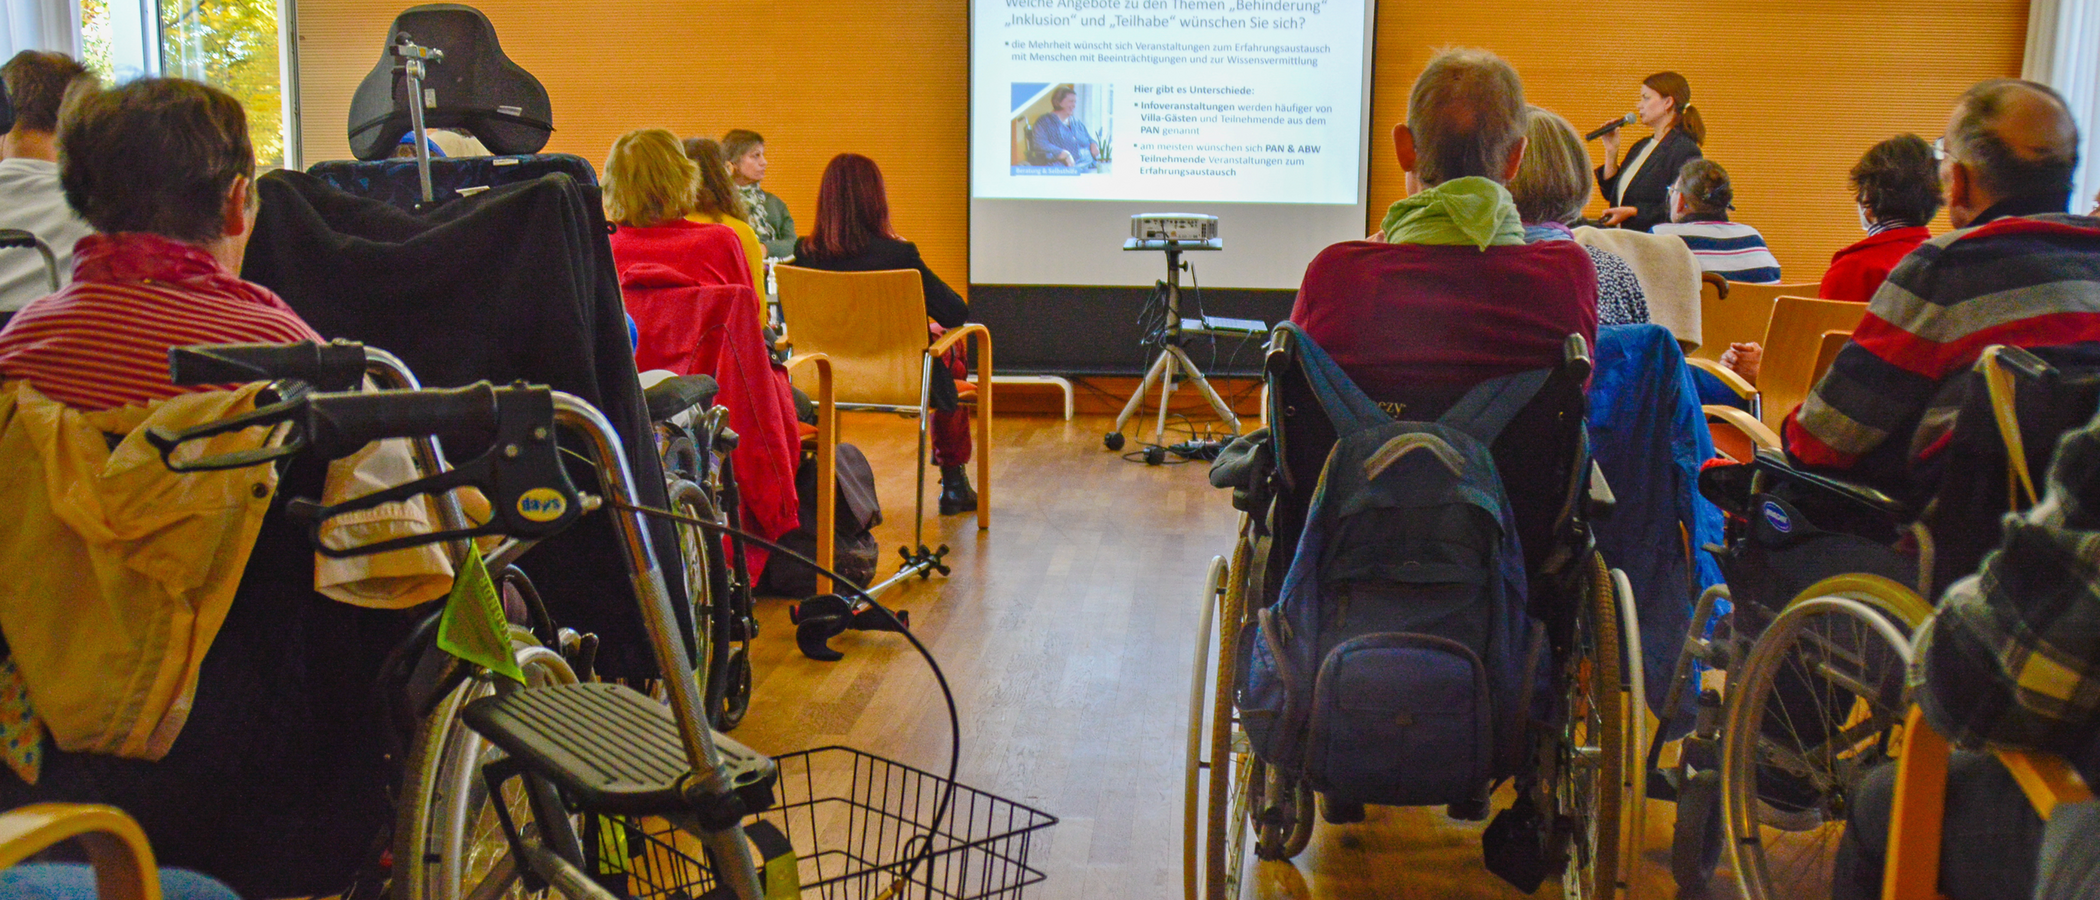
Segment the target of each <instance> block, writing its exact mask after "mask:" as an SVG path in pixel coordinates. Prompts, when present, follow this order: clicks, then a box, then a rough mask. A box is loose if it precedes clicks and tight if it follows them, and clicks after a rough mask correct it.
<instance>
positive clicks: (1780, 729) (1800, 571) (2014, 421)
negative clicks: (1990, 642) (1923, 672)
mask: <svg viewBox="0 0 2100 900" xmlns="http://www.w3.org/2000/svg"><path fill="white" fill-rule="evenodd" d="M2045 356H2048V357H2052V358H2056V359H2058V361H2059V362H2061V363H2063V366H2062V367H2059V366H2058V365H2054V364H2052V363H2051V362H2050V361H2048V359H2045V358H2044V357H2045ZM1941 398H1942V400H1946V401H1951V403H1950V404H1949V405H1953V406H1956V407H1958V409H1959V412H1957V413H1956V415H1955V418H1954V424H1953V427H1952V430H1951V431H1950V432H1949V435H1948V437H1947V438H1946V444H1945V447H1944V449H1942V450H1941V452H1940V453H1939V454H1937V456H1936V458H1935V459H1936V462H1935V463H1934V464H1932V466H1931V467H1930V468H1926V469H1918V470H1914V471H1913V473H1912V475H1911V477H1910V479H1909V483H1910V484H1912V485H1917V487H1914V488H1910V489H1907V490H1905V489H1898V491H1897V492H1898V493H1901V494H1903V495H1904V496H1900V497H1899V496H1892V495H1891V494H1890V493H1888V492H1884V491H1882V490H1878V489H1875V488H1871V487H1867V486H1863V485H1860V484H1856V483H1850V482H1847V481H1841V480H1839V479H1836V478H1831V477H1829V476H1827V475H1823V474H1819V473H1816V472H1813V471H1806V470H1803V469H1799V468H1796V467H1795V466H1793V465H1791V464H1790V463H1789V462H1788V460H1787V458H1786V456H1785V455H1784V454H1783V453H1782V452H1780V451H1779V450H1778V449H1777V448H1774V447H1764V448H1761V449H1759V450H1758V452H1757V454H1756V456H1755V458H1754V459H1753V460H1752V461H1751V462H1750V463H1749V464H1747V465H1740V466H1725V467H1716V468H1712V469H1709V470H1708V471H1707V472H1706V473H1705V475H1704V476H1702V479H1701V489H1702V491H1703V492H1704V493H1705V494H1706V496H1707V497H1708V498H1709V499H1711V500H1713V501H1714V502H1715V503H1716V505H1719V506H1720V507H1721V508H1722V509H1723V511H1724V512H1725V513H1726V514H1727V519H1728V524H1727V527H1726V533H1725V541H1724V544H1725V546H1722V547H1716V548H1709V549H1712V550H1714V551H1715V555H1716V557H1717V558H1718V559H1719V560H1720V562H1721V566H1722V570H1723V572H1724V574H1725V575H1726V584H1725V585H1720V586H1716V587H1714V588H1711V589H1709V590H1708V591H1706V592H1705V593H1704V594H1703V595H1702V596H1701V597H1700V598H1699V601H1698V604H1697V606H1696V608H1695V610H1694V613H1693V616H1692V626H1691V631H1690V633H1689V634H1687V635H1686V637H1685V640H1684V643H1683V645H1682V649H1681V651H1680V653H1679V655H1678V658H1677V660H1676V663H1675V666H1674V667H1673V670H1672V677H1671V679H1670V682H1669V684H1670V688H1669V691H1668V694H1667V696H1666V697H1665V698H1664V700H1663V702H1662V704H1661V706H1660V709H1661V710H1663V719H1662V721H1661V722H1660V723H1659V724H1658V728H1657V733H1656V740H1655V742H1654V745H1653V747H1652V749H1651V751H1650V756H1649V760H1648V764H1649V767H1650V768H1651V769H1652V770H1653V774H1651V776H1650V783H1649V791H1648V792H1649V794H1650V795H1652V796H1656V797H1660V798H1665V799H1674V800H1675V801H1676V803H1677V820H1676V826H1675V831H1674V834H1673V841H1672V846H1671V861H1670V862H1671V872H1672V875H1673V876H1674V877H1675V879H1676V882H1677V885H1678V889H1679V892H1680V894H1681V895H1686V896H1699V895H1703V894H1704V893H1705V892H1706V890H1707V886H1708V884H1709V882H1710V879H1711V877H1712V872H1713V869H1714V867H1715V866H1716V865H1717V864H1718V862H1719V857H1720V854H1721V852H1722V850H1723V849H1725V850H1726V852H1727V854H1728V859H1729V863H1730V866H1731V867H1732V869H1733V870H1734V876H1735V880H1736V881H1737V882H1738V883H1739V885H1740V887H1741V890H1742V893H1743V895H1744V896H1745V897H1749V898H1752V900H1776V898H1795V897H1814V896H1821V895H1822V894H1823V893H1824V892H1825V891H1826V890H1827V888H1828V885H1829V883H1830V877H1831V870H1832V865H1833V864H1834V855H1835V851H1836V846H1837V840H1838V838H1839V837H1840V836H1841V834H1842V831H1843V828H1844V822H1845V816H1846V813H1847V810H1848V809H1849V803H1850V796H1851V793H1852V791H1853V790H1854V788H1855V787H1856V786H1857V784H1858V783H1859V779H1860V778H1861V777H1863V775H1864V773H1865V772H1866V771H1867V770H1868V769H1870V768H1872V767H1874V766H1877V765H1881V764H1883V763H1886V762H1889V761H1890V760H1893V759H1895V758H1896V756H1897V755H1898V754H1899V753H1900V752H1901V751H1902V748H1903V745H1904V737H1905V733H1906V730H1905V727H1904V712H1905V707H1906V703H1907V699H1906V694H1905V673H1906V670H1907V669H1908V666H1909V661H1910V655H1911V653H1910V651H1911V648H1910V643H1911V635H1912V633H1913V632H1914V631H1915V629H1916V628H1917V627H1918V626H1919V625H1920V624H1921V623H1922V622H1923V621H1924V620H1925V618H1926V617H1927V616H1928V615H1930V613H1931V611H1932V605H1931V603H1930V602H1929V600H1928V598H1931V597H1934V596H1935V595H1936V594H1935V592H1936V589H1937V588H1939V587H1943V586H1944V585H1946V584H1948V583H1950V582H1951V581H1952V580H1954V579H1955V578H1958V577H1959V576H1961V575H1962V574H1966V573H1968V572H1972V571H1974V570H1975V568H1976V566H1977V564H1978V563H1980V562H1981V560H1982V557H1983V554H1984V552H1985V551H1986V550H1987V549H1988V548H1989V547H1991V546H1995V545H1996V543H1997V539H1998V533H1999V529H1998V518H1999V517H2000V516H2002V515H2003V514H2004V513H2006V512H2009V511H2013V510H2017V509H2020V508H2023V507H2024V506H2026V505H2029V504H2031V503H2033V502H2034V500H2035V499H2036V496H2035V494H2034V488H2033V485H2034V483H2035V482H2034V478H2033V476H2032V474H2031V473H2033V472H2039V471H2042V470H2043V469H2044V468H2045V467H2046V466H2047V464H2048V459H2049V454H2050V453H2051V452H2053V450H2054V447H2055V443H2056V438H2057V437H2058V436H2060V435H2061V434H2062V433H2063V432H2064V431H2065V430H2068V429H2069V428H2073V427H2077V426H2078V425H2080V424H2083V423H2084V422H2085V421H2086V420H2087V419H2088V418H2089V417H2090V414H2091V412H2092V409H2093V408H2094V406H2095V404H2096V402H2100V377H2096V376H2095V375H2093V374H2092V373H2091V370H2090V368H2089V367H2088V366H2087V365H2086V361H2085V360H2082V359H2079V358H2077V357H2075V356H2063V357H2057V356H2056V354H2055V353H2053V352H2052V351H2048V350H2043V351H2037V352H2029V351H2026V350H2021V349H2018V348H2010V347H1992V348H1990V349H1988V350H1986V351H1985V352H1984V354H1983V355H1982V357H1981V358H1980V359H1979V360H1978V362H1977V363H1976V366H1975V367H1974V370H1973V371H1972V372H1971V373H1968V374H1967V375H1964V376H1962V377H1960V378H1955V379H1950V381H1949V383H1948V384H1947V385H1946V386H1945V387H1943V391H1942V394H1941ZM1936 405H1940V404H1938V403H1936ZM1895 449H1896V450H1898V451H1900V450H1902V449H1905V448H1895ZM1709 627H1710V633H1709ZM1688 697H1694V698H1697V699H1696V702H1695V710H1696V712H1695V713H1694V721H1693V723H1692V727H1691V729H1690V732H1689V734H1688V735H1686V736H1685V737H1684V739H1683V741H1682V743H1681V745H1680V748H1679V754H1678V757H1679V758H1678V760H1677V762H1676V763H1674V764H1673V765H1669V766H1663V765H1661V756H1662V746H1663V744H1664V741H1665V739H1666V738H1668V737H1670V736H1672V735H1673V734H1675V732H1676V731H1677V730H1678V729H1679V728H1680V727H1681V726H1682V725H1683V722H1682V721H1681V718H1680V717H1681V716H1682V710H1683V703H1682V701H1684V700H1685V699H1686V698H1688ZM1673 720H1675V721H1673ZM1673 726H1675V727H1673Z"/></svg>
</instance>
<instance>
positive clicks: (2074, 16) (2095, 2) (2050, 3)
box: [10, 0, 2100, 213]
mask: <svg viewBox="0 0 2100 900" xmlns="http://www.w3.org/2000/svg"><path fill="white" fill-rule="evenodd" d="M10 2H12V0H10ZM2021 77H2023V78H2026V79H2027V80H2029V81H2039V82H2041V83H2043V84H2046V85H2048V86H2050V87H2053V88H2055V89H2056V90H2057V92H2058V93H2061V94H2063V95H2064V100H2065V101H2067V102H2069V103H2070V105H2071V113H2072V114H2073V115H2074V116H2076V117H2077V119H2078V140H2079V148H2078V171H2077V173H2076V175H2075V176H2074V179H2073V181H2072V185H2073V186H2074V190H2076V192H2077V193H2075V194H2074V195H2073V197H2072V201H2071V211H2072V212H2080V213H2082V212H2085V211H2086V210H2087V209H2090V208H2092V204H2093V192H2094V191H2095V190H2100V162H2096V160H2095V159H2094V158H2095V157H2100V0H2031V2H2030V3H2029V5H2028V9H2027V58H2026V60H2025V61H2024V63H2023V64H2022V65H2021Z"/></svg>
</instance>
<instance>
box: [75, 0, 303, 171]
mask: <svg viewBox="0 0 2100 900" xmlns="http://www.w3.org/2000/svg"><path fill="white" fill-rule="evenodd" d="M131 2H135V0H129V2H127V0H118V2H117V4H116V8H115V9H112V8H111V0H80V25H81V29H80V30H81V56H82V57H84V58H83V59H82V62H83V63H85V64H86V65H87V67H88V68H89V69H92V70H94V71H95V73H96V74H98V75H101V76H102V79H103V81H104V83H109V82H112V81H114V80H115V79H114V73H115V70H116V66H115V61H114V59H113V58H112V48H111V37H110V35H111V25H110V17H111V15H124V14H126V12H127V7H128V8H129V9H136V8H137V7H135V6H131ZM148 2H154V0H148ZM277 3H278V0H158V2H157V3H155V5H156V6H157V8H158V9H159V12H160V38H161V46H160V65H161V72H162V74H165V75H168V76H170V77H178V78H191V79H195V80H197V81H202V82H205V83H207V84H210V85H213V86H215V87H218V88H219V89H220V90H223V91H225V92H227V93H229V94H232V95H233V96H234V99H236V100H239V101H240V102H241V106H242V107H243V108H245V109H246V110H247V111H248V132H249V135H250V136H251V138H252V139H253V140H254V141H255V160H256V162H257V163H258V164H260V165H263V166H280V165H283V164H284V82H283V78H282V73H281V70H280V69H279V65H278V54H279V52H280V50H279V46H278V30H277Z"/></svg>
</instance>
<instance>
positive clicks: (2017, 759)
mask: <svg viewBox="0 0 2100 900" xmlns="http://www.w3.org/2000/svg"><path fill="white" fill-rule="evenodd" d="M1995 752H1996V754H1997V756H1998V761H1999V762H2001V763H2004V764H2005V768H2006V770H2007V771H2010V772H2011V773H2012V776H2013V780H2014V781H2016V782H2018V783H2019V785H2020V790H2021V791H2022V792H2023V793H2025V794H2026V795H2027V801H2028V802H2029V803H2031V804H2033V805H2034V811H2035V812H2036V813H2037V814H2039V815H2040V816H2041V817H2042V821H2045V822H2046V821H2048V820H2049V817H2050V816H2051V815H2053V814H2055V812H2056V808H2057V807H2058V806H2061V805H2063V804H2066V803H2082V802H2084V801H2087V800H2091V799H2093V792H2092V790H2091V789H2090V788H2088V787H2087V786H2086V783H2085V780H2084V779H2082V778H2080V777H2078V773H2077V772H2075V771H2072V769H2071V766H2070V764H2069V763H2067V762H2065V761H2064V759H2063V758H2062V757H2060V756H2054V755H2051V754H2047V753H2029V752H2025V751H2019V750H1998V751H1995ZM1952 754H1953V750H1952V748H1951V747H1949V746H1948V745H1947V739H1946V738H1945V737H1943V736H1941V735H1940V734H1939V733H1938V732H1936V731H1934V730H1933V729H1932V726H1931V725H1929V724H1927V723H1926V721H1925V716H1924V712H1923V711H1922V710H1920V709H1919V708H1918V707H1916V706H1912V707H1911V708H1910V714H1909V717H1908V718H1907V719H1905V721H1904V728H1903V751H1902V755H1901V756H1899V757H1898V758H1897V767H1898V768H1897V769H1896V801H1895V805H1894V807H1892V808H1891V809H1890V812H1889V845H1888V846H1889V852H1888V860H1887V862H1886V864H1885V866H1884V868H1883V870H1882V876H1881V896H1882V900H1941V896H1940V832H1941V826H1942V825H1943V824H1944V822H1945V818H1946V812H1947V761H1948V759H1949V758H1950V757H1951V756H1952Z"/></svg>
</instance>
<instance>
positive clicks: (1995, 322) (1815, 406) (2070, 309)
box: [1783, 79, 2100, 488]
mask: <svg viewBox="0 0 2100 900" xmlns="http://www.w3.org/2000/svg"><path fill="white" fill-rule="evenodd" d="M1944 140H1945V141H1946V158H1945V159H1944V160H1942V161H1941V163H1940V175H1941V182H1942V184H1944V185H1945V186H1946V200H1947V217H1948V219H1949V220H1950V221H1952V222H1953V224H1954V226H1955V228H1956V230H1955V231H1951V232H1949V233H1947V234H1943V235H1940V236H1939V237H1936V238H1933V239H1932V240H1930V241H1927V242H1926V243H1925V244H1924V245H1922V246H1920V247H1919V248H1918V250H1917V251H1916V252H1913V253H1911V254H1910V255H1908V256H1905V257H1904V258H1903V260H1902V261H1901V262H1899V263H1897V264H1896V268H1895V269H1894V270H1892V271H1890V272H1889V277H1888V281H1887V282H1886V283H1884V284H1883V285H1882V286H1881V289H1880V290H1878V291H1876V292H1875V293H1874V298H1873V299H1872V300H1871V301H1869V302H1868V304H1867V312H1866V317H1865V318H1864V319H1863V320H1861V322H1860V324H1859V328H1858V329H1857V330H1855V331H1853V332H1852V340H1851V341H1849V342H1847V343H1846V344H1845V346H1844V348H1843V349H1841V350H1840V351H1839V352H1838V355H1837V359H1836V361H1835V362H1834V363H1832V365H1831V367H1830V371H1828V372H1826V373H1824V375H1823V378H1822V380H1821V381H1819V382H1817V383H1816V386H1815V387H1814V388H1813V389H1812V390H1811V391H1810V392H1809V395H1808V398H1807V399H1806V400H1805V401H1803V402H1802V404H1801V406H1800V407H1799V408H1797V409H1796V410H1794V412H1793V413H1792V414H1791V415H1789V416H1788V417H1787V421H1786V423H1785V427H1784V432H1783V435H1784V438H1785V440H1786V446H1787V452H1788V453H1789V454H1791V455H1792V456H1793V457H1794V458H1795V459H1796V460H1797V461H1799V462H1800V463H1802V464H1804V465H1808V466H1816V467H1824V468H1835V469H1849V470H1852V471H1853V472H1854V473H1855V477H1858V478H1859V479H1861V480H1864V481H1867V482H1870V483H1873V484H1876V485H1878V486H1884V487H1895V488H1900V487H1901V486H1902V485H1903V482H1904V480H1905V474H1906V473H1907V472H1908V471H1909V469H1910V466H1911V465H1912V463H1913V462H1914V461H1921V460H1928V459H1930V458H1931V457H1932V456H1934V455H1935V454H1936V453H1937V451H1938V443H1939V442H1940V441H1941V440H1943V439H1944V438H1945V437H1946V436H1947V434H1948V430H1949V428H1950V426H1951V424H1952V418H1953V416H1952V407H1953V405H1955V404H1957V403H1958V402H1959V400H1958V399H1954V398H1939V397H1937V396H1936V395H1937V394H1938V393H1939V388H1940V386H1941V384H1942V382H1943V381H1944V380H1946V379H1947V378H1948V377H1949V376H1950V375H1953V374H1956V373H1959V372H1961V371H1962V370H1964V369H1967V368H1968V367H1969V366H1970V365H1972V364H1973V363H1974V362H1975V361H1976V358H1977V357H1978V356H1979V355H1981V354H1982V352H1983V349H1984V348H1985V347H1988V346H1990V345H1992V344H2012V345H2016V346H2021V347H2028V348H2039V347H2060V348H2064V351H2063V352H2064V353H2065V354H2070V355H2073V356H2075V355H2078V354H2082V353H2086V352H2089V351H2090V352H2092V354H2093V355H2094V356H2095V357H2096V358H2100V219H2095V218H2093V217H2090V216H2074V215H2069V214H2067V213H2066V212H2065V209H2066V208H2067V207H2069V205H2070V202H2071V173H2072V169H2073V167H2074V166H2075V165H2076V162H2077V158H2078V128H2077V126H2076V125H2075V124H2074V123H2073V120H2072V116H2071V112H2070V110H2069V109H2068V108H2067V107H2066V106H2065V105H2064V101H2063V98H2062V97H2060V96H2059V95H2058V94H2057V93H2056V92H2055V91H2053V90H2051V89H2049V88H2048V87H2046V86H2043V85H2040V84H2035V83H2033V82H2027V81H2018V80H2013V79H1999V80H1993V81H1986V82H1983V83H1982V84H1978V85H1977V86H1975V87H1973V88H1970V89H1969V91H1968V92H1967V93H1965V94H1963V95H1962V97H1961V100H1960V101H1959V102H1957V103H1956V104H1955V107H1954V111H1953V113H1952V114H1951V115H1950V116H1949V119H1948V123H1947V136H1946V138H1945V139H1944Z"/></svg>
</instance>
